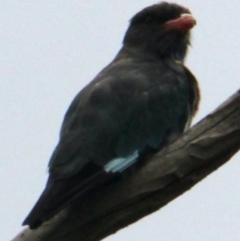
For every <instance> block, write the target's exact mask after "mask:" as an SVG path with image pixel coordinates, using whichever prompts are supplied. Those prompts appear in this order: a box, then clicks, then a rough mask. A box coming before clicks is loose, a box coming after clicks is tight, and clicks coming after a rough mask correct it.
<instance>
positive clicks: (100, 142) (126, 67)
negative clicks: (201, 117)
mask: <svg viewBox="0 0 240 241" xmlns="http://www.w3.org/2000/svg"><path fill="white" fill-rule="evenodd" d="M195 24H196V21H195V19H194V18H193V16H192V15H191V13H190V11H189V10H188V9H187V8H184V7H182V6H180V5H177V4H172V3H167V2H162V3H159V4H155V5H152V6H150V7H147V8H145V9H143V10H142V11H140V12H138V13H137V14H136V15H135V16H133V18H132V19H131V20H130V25H129V28H128V29H127V31H126V34H125V37H124V39H123V46H122V48H121V49H120V51H119V52H118V54H117V56H116V57H115V58H114V60H113V61H112V62H111V63H110V64H109V65H108V66H106V67H105V68H104V69H103V70H102V71H101V72H100V73H99V74H98V75H97V76H96V77H95V78H94V79H93V80H92V81H91V82H90V83H89V84H88V85H87V86H86V87H85V88H84V89H82V90H81V91H80V92H79V93H78V95H77V96H76V97H75V99H74V100H73V102H72V103H71V105H70V107H69V109H68V111H67V113H66V115H65V117H64V121H63V124H62V128H61V132H60V140H59V143H58V144H57V146H56V149H55V150H54V152H53V154H52V157H51V159H50V162H49V178H48V181H47V184H46V188H45V190H44V191H43V193H42V195H41V196H40V198H39V200H38V201H37V203H36V205H35V206H34V207H33V209H32V211H31V212H30V214H29V215H28V216H27V218H26V219H25V220H24V222H23V225H29V226H30V228H32V229H34V228H37V227H38V226H40V225H41V224H42V223H43V222H44V221H46V220H48V219H50V218H51V217H53V216H54V215H55V214H56V213H58V212H59V211H60V210H62V209H63V208H65V207H66V206H68V205H70V204H71V201H72V200H73V199H74V198H76V197H78V198H79V197H81V195H86V193H87V192H90V191H94V188H95V189H96V188H97V187H99V186H100V185H103V184H107V183H110V182H111V181H114V178H116V177H117V176H119V175H120V176H122V174H123V173H124V172H125V171H126V170H128V169H129V168H130V167H133V166H135V165H136V163H138V161H139V160H140V159H142V158H143V157H145V156H147V155H150V154H152V153H155V152H156V151H158V150H160V149H161V148H162V147H164V146H166V145H167V144H169V142H170V141H172V140H173V139H174V138H176V137H177V136H179V135H180V134H182V133H183V132H184V131H185V130H186V129H187V128H188V127H189V125H190V123H191V121H192V118H193V116H194V115H195V113H196V111H197V109H198V103H199V89H198V84H197V81H196V79H195V77H194V76H193V74H192V73H191V72H190V71H189V70H188V69H187V68H186V67H185V66H184V59H185V56H186V53H187V49H188V46H189V44H190V30H191V29H192V28H193V26H194V25H195ZM79 205H80V204H79Z"/></svg>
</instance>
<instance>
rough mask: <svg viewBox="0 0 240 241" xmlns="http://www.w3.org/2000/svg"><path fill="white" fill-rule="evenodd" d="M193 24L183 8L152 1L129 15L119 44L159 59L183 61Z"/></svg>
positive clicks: (192, 19) (188, 12)
mask: <svg viewBox="0 0 240 241" xmlns="http://www.w3.org/2000/svg"><path fill="white" fill-rule="evenodd" d="M195 24H196V21H195V19H194V18H193V17H192V15H191V13H190V11H189V10H188V9H187V8H184V7H182V6H180V5H177V4H173V3H167V2H162V3H159V4H154V5H152V6H150V7H147V8H145V9H143V10H142V11H140V12H139V13H137V14H136V15H135V16H133V18H132V19H131V20H130V26H129V28H128V30H127V32H126V35H125V37H124V40H123V44H124V47H130V48H137V49H139V48H140V49H141V50H142V51H144V52H146V51H147V52H149V53H153V54H157V55H158V56H159V57H161V58H174V59H178V60H181V61H183V60H184V57H185V55H186V52H187V47H188V45H189V44H190V30H191V29H192V27H193V26H194V25H195Z"/></svg>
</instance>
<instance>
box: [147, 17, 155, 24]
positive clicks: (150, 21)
mask: <svg viewBox="0 0 240 241" xmlns="http://www.w3.org/2000/svg"><path fill="white" fill-rule="evenodd" d="M153 21H154V19H153V17H150V16H148V17H147V18H146V19H145V23H146V24H150V23H152V22H153Z"/></svg>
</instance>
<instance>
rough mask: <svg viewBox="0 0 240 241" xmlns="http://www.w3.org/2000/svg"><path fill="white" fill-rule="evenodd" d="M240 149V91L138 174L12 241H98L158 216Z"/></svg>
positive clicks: (124, 179)
mask: <svg viewBox="0 0 240 241" xmlns="http://www.w3.org/2000/svg"><path fill="white" fill-rule="evenodd" d="M239 149H240V90H239V91H238V92H237V93H236V94H234V95H233V96H232V97H230V98H229V99H228V100H227V101H226V102H224V104H222V105H221V106H220V107H219V108H218V109H217V110H216V111H215V112H213V113H211V114H209V115H208V116H207V117H206V118H204V119H203V120H202V121H200V122H199V123H198V124H197V125H195V126H194V127H193V128H191V129H190V130H189V131H187V132H186V133H185V134H184V135H183V136H182V137H181V138H180V139H179V140H177V141H176V142H174V143H173V144H171V145H170V146H168V147H167V148H166V149H164V150H163V151H161V152H160V153H157V154H156V155H154V156H153V157H151V158H150V159H149V160H148V162H147V163H145V165H143V166H142V167H140V168H137V170H135V172H134V173H132V174H131V175H128V176H127V177H125V178H123V179H121V180H119V181H116V182H114V183H111V184H110V185H107V186H105V187H101V188H99V189H98V190H96V191H94V192H92V193H90V194H89V195H88V196H86V197H85V198H84V199H81V200H76V202H75V203H74V204H73V205H72V206H71V207H69V208H67V209H65V210H63V211H61V212H60V213H59V214H58V215H56V216H55V217H54V218H52V219H51V220H50V221H48V222H46V223H44V224H43V225H42V226H40V227H39V228H38V229H36V230H29V229H25V230H23V231H22V232H21V233H20V234H19V235H18V236H17V237H15V238H14V239H13V240H12V241H66V240H67V241H78V240H81V241H96V240H101V239H103V238H105V237H107V236H108V235H110V234H112V233H114V232H116V231H118V230H119V229H121V228H123V227H126V226H127V225H129V224H131V223H133V222H135V221H137V220H139V219H140V218H142V217H144V216H146V215H148V214H150V213H153V212H155V211H157V210H158V209H160V208H161V207H163V206H164V205H166V204H167V203H169V202H170V201H172V200H173V199H174V198H176V197H178V196H179V195H181V194H182V193H184V192H185V191H187V190H188V189H190V188H191V187H192V186H193V185H195V184H196V183H197V182H199V181H201V180H202V179H203V178H204V177H206V176H207V175H208V174H210V173H211V172H213V171H214V170H216V169H217V168H218V167H220V166H221V165H222V164H224V163H225V162H227V161H228V160H229V159H230V158H231V157H232V156H233V155H234V153H236V152H237V151H238V150H239Z"/></svg>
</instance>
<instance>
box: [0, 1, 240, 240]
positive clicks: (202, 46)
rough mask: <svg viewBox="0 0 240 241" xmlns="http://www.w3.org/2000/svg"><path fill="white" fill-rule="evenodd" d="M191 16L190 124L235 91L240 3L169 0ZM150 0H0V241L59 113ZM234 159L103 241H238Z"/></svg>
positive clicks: (31, 185)
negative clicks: (194, 86) (196, 93)
mask: <svg viewBox="0 0 240 241" xmlns="http://www.w3.org/2000/svg"><path fill="white" fill-rule="evenodd" d="M175 2H177V3H180V4H182V5H184V6H186V7H188V8H190V10H191V11H192V13H193V15H194V16H195V18H196V19H197V26H196V27H195V28H194V31H193V39H192V47H191V48H190V51H189V55H188V58H187V62H186V65H187V66H188V67H189V68H190V69H191V70H192V72H193V73H194V74H195V75H196V76H197V78H198V80H199V83H200V87H201V93H202V101H201V106H200V111H199V113H198V115H197V117H196V119H195V123H196V122H197V121H199V120H200V119H202V118H203V117H205V116H206V115H207V114H208V113H209V112H211V111H213V110H214V109H215V108H216V107H217V106H218V105H219V104H220V103H222V102H223V101H224V100H225V99H226V98H228V97H229V96H230V95H232V94H233V93H234V92H236V91H237V89H239V86H240V85H239V83H240V78H239V74H240V64H239V62H240V61H239V59H240V44H239V42H240V41H239V39H240V33H239V31H240V30H239V26H240V15H239V9H240V2H239V0H231V1H226V0H218V1H207V0H201V1H199V0H189V1H187V0H182V1H175ZM154 3H156V2H154V1H150V0H138V1H129V0H121V1H120V0H111V1H109V0H97V1H96V0H95V1H92V0H88V1H84V0H68V1H62V0H41V1H40V0H35V1H32V0H7V1H6V0H0V110H1V114H0V163H1V166H0V188H1V189H0V190H1V193H0V227H1V228H0V240H1V241H9V240H10V239H11V238H13V237H14V236H15V235H16V234H17V233H18V232H19V231H20V230H21V229H22V227H21V223H22V221H23V219H24V218H25V217H26V215H27V214H28V213H29V211H30V209H31V208H32V206H33V205H34V203H35V202H36V200H37V198H38V197H39V195H40V193H41V192H42V190H43V188H44V186H45V182H46V180H47V164H48V160H49V157H50V155H51V153H52V151H53V149H54V147H55V145H56V143H57V141H58V133H59V129H60V125H61V122H62V119H63V115H64V113H65V111H66V109H67V108H68V106H69V104H70V102H71V100H72V99H73V97H74V96H75V95H76V94H77V92H78V91H79V90H80V89H81V88H82V87H83V86H85V85H86V84H87V83H88V82H89V81H91V79H92V78H93V77H94V76H95V75H96V74H97V73H98V72H99V71H100V70H101V69H102V68H103V67H104V66H105V65H106V64H108V63H109V62H110V61H111V60H112V59H113V57H114V56H115V54H116V53H117V51H118V50H119V48H120V47H121V41H122V38H123V35H124V33H125V30H126V28H127V26H128V20H129V19H130V18H131V17H132V15H134V14H135V13H136V12H138V11H139V10H141V9H142V8H144V7H146V6H149V5H152V4H154ZM239 159H240V155H239V154H237V155H235V157H234V158H232V160H231V161H230V162H229V163H227V164H226V165H224V166H223V167H221V168H220V169H219V170H218V171H216V172H215V173H213V174H212V175H210V176H209V177H208V178H206V179H204V180H203V181H202V182H201V183H199V184H198V185H197V186H195V187H193V188H192V189H191V190H190V191H188V192H187V193H185V194H184V195H182V196H180V197H179V198H177V199H176V200H175V201H173V202H171V203H170V204H168V205H167V206H166V207H164V208H163V209H161V210H160V211H158V212H156V213H154V214H153V215H150V216H147V217H146V218H144V219H142V220H140V221H139V222H137V223H135V224H133V225H130V226H129V227H127V228H125V229H124V230H121V231H119V232H118V233H117V234H115V235H113V236H110V237H108V238H107V239H106V240H108V241H122V240H126V241H130V240H133V241H135V240H138V241H148V240H151V241H159V240H164V241H172V240H177V241H188V240H189V241H203V240H204V241H212V240H218V241H229V240H231V241H238V240H239V237H240V228H239V227H240V206H239V203H240V175H239V173H240V160H239Z"/></svg>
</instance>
